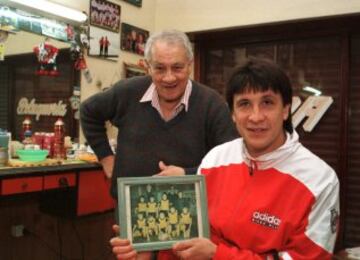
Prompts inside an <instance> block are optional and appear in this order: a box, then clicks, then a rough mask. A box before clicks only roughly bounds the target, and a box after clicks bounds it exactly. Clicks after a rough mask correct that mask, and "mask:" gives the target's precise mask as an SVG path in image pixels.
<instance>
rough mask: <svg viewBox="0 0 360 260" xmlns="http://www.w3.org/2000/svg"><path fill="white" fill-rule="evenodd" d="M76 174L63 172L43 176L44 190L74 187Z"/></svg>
mask: <svg viewBox="0 0 360 260" xmlns="http://www.w3.org/2000/svg"><path fill="white" fill-rule="evenodd" d="M75 185H76V174H75V173H64V174H56V175H50V176H44V190H50V189H60V188H67V187H75Z"/></svg>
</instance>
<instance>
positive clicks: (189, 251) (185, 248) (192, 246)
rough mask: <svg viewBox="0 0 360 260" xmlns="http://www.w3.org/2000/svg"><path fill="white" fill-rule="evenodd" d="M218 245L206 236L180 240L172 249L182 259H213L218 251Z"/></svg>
mask: <svg viewBox="0 0 360 260" xmlns="http://www.w3.org/2000/svg"><path fill="white" fill-rule="evenodd" d="M216 247H217V246H216V245H215V244H214V243H213V242H211V241H210V240H209V239H206V238H194V239H190V240H185V241H182V242H178V243H176V244H174V245H173V247H172V249H173V251H174V253H175V255H177V256H178V257H179V258H180V259H191V260H197V259H199V260H200V259H202V260H203V259H212V258H213V257H214V255H215V252H216Z"/></svg>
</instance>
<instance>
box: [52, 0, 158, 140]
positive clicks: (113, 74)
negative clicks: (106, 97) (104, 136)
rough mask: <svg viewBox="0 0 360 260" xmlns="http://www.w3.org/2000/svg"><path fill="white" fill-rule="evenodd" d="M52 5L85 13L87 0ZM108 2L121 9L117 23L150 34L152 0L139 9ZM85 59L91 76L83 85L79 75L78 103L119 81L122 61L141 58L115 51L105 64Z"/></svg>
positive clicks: (65, 0)
mask: <svg viewBox="0 0 360 260" xmlns="http://www.w3.org/2000/svg"><path fill="white" fill-rule="evenodd" d="M110 1H111V0H110ZM54 2H58V3H61V4H63V5H66V6H68V7H72V8H75V9H78V10H81V11H85V12H87V13H88V14H89V3H90V0H78V1H73V0H54ZM111 2H113V3H115V4H118V5H120V6H121V16H120V20H121V22H125V23H128V24H131V25H134V26H136V27H140V28H142V29H145V30H148V31H150V33H151V32H153V31H154V28H155V7H156V0H143V2H142V7H141V8H139V7H137V6H134V5H131V4H129V3H127V2H125V1H119V0H117V1H116V0H113V1H111ZM119 37H120V34H119ZM85 58H86V63H87V66H88V68H89V70H90V73H91V75H92V78H93V82H92V83H87V82H86V80H85V78H84V76H83V75H82V76H81V100H84V99H86V98H87V97H89V96H91V95H93V94H95V93H97V92H99V91H101V89H102V88H104V87H108V86H110V85H112V84H114V83H115V82H116V81H118V80H119V79H121V78H122V77H123V74H124V70H123V62H129V63H137V62H138V60H139V59H142V58H143V57H142V56H139V55H136V54H132V53H129V52H125V51H121V50H119V58H118V59H117V61H109V60H105V59H100V58H94V57H85ZM98 82H101V86H97V85H96V83H98ZM80 132H81V131H80ZM108 132H109V136H110V137H114V136H115V135H116V129H115V128H114V127H108ZM80 141H81V142H83V141H84V137H83V135H82V133H81V134H80Z"/></svg>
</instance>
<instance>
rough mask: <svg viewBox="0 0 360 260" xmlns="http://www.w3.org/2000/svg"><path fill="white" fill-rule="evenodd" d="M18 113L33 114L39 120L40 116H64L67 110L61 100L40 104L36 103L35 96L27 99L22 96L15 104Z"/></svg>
mask: <svg viewBox="0 0 360 260" xmlns="http://www.w3.org/2000/svg"><path fill="white" fill-rule="evenodd" d="M16 111H17V114H18V115H35V119H36V120H39V118H40V116H61V117H63V116H65V114H66V112H67V104H63V101H62V100H59V101H58V102H57V103H48V104H41V103H36V101H35V98H33V99H31V101H30V102H29V100H28V99H27V98H26V97H23V98H21V99H20V100H19V103H18V106H17V109H16Z"/></svg>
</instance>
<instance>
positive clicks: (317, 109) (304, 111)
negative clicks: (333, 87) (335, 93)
mask: <svg viewBox="0 0 360 260" xmlns="http://www.w3.org/2000/svg"><path fill="white" fill-rule="evenodd" d="M333 102H334V100H333V98H332V97H329V96H310V97H308V98H307V99H306V100H305V102H304V103H303V104H302V105H301V99H300V98H299V97H293V98H292V106H291V114H292V123H293V127H294V128H296V127H297V126H298V125H299V124H300V122H301V121H302V120H303V119H304V118H305V117H307V119H306V120H305V122H304V124H303V129H304V130H305V131H306V132H311V131H312V130H313V129H314V127H315V126H316V125H317V123H318V122H319V121H320V119H321V118H322V117H323V115H324V114H325V112H326V111H327V110H328V109H329V107H330V105H331V104H332V103H333ZM299 107H300V108H299Z"/></svg>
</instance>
